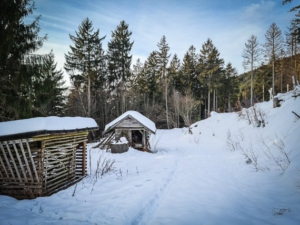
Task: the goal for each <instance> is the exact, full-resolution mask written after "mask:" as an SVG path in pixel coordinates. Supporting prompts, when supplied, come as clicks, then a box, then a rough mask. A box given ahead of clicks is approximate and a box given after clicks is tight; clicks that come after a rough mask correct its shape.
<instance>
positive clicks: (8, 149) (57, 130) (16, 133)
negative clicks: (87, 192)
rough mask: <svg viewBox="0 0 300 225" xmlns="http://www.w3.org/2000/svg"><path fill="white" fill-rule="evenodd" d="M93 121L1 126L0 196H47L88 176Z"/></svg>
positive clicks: (57, 120)
mask: <svg viewBox="0 0 300 225" xmlns="http://www.w3.org/2000/svg"><path fill="white" fill-rule="evenodd" d="M96 129H98V126H97V124H96V122H95V121H94V120H93V119H91V118H81V117H62V118H60V117H40V118H32V119H25V120H16V121H10V122H2V123H0V194H4V195H10V196H12V197H15V198H17V199H32V198H36V197H39V196H48V195H51V194H53V193H55V192H57V191H59V190H62V189H65V188H67V187H69V186H70V185H72V184H74V183H75V182H77V181H79V180H81V179H82V178H83V177H84V176H85V175H86V141H87V135H88V132H89V131H91V130H96Z"/></svg>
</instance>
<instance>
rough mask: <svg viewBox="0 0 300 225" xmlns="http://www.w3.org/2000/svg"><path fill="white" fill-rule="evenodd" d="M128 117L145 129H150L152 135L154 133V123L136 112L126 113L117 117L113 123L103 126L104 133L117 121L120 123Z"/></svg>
mask: <svg viewBox="0 0 300 225" xmlns="http://www.w3.org/2000/svg"><path fill="white" fill-rule="evenodd" d="M128 115H130V116H132V117H134V118H135V119H136V120H137V121H138V122H140V123H141V124H143V125H144V126H145V127H147V128H148V129H150V130H151V131H153V133H155V131H156V126H155V123H153V121H151V120H150V119H148V118H147V117H145V116H144V115H142V114H140V113H139V112H137V111H127V112H125V113H123V114H122V115H121V116H119V117H118V118H116V119H114V120H113V121H111V122H110V123H108V124H107V125H106V126H105V129H104V132H105V131H106V130H108V129H109V128H110V127H112V126H114V125H115V124H116V123H118V122H119V121H121V120H122V119H124V118H125V117H126V116H128Z"/></svg>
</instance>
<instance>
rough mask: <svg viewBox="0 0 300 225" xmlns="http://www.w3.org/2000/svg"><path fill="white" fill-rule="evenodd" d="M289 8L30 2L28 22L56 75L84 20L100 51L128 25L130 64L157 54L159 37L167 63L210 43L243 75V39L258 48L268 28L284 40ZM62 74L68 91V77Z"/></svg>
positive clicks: (233, 3) (195, 1)
mask: <svg viewBox="0 0 300 225" xmlns="http://www.w3.org/2000/svg"><path fill="white" fill-rule="evenodd" d="M295 2H296V1H294V3H292V4H290V3H289V4H286V5H284V6H283V5H282V1H281V0H189V1H183V0H80V1H79V0H35V6H36V10H35V11H34V14H33V16H38V15H42V17H41V19H40V27H41V31H40V35H45V34H47V35H48V40H47V41H45V42H44V45H43V47H42V48H41V49H40V50H39V51H38V53H40V54H45V53H49V52H50V51H51V50H53V53H54V54H55V60H56V62H57V68H58V69H62V70H63V66H64V62H65V56H64V54H66V53H67V52H68V51H69V50H70V45H72V46H74V43H73V42H72V41H71V40H70V38H69V34H71V35H74V34H75V31H78V27H79V25H80V24H81V22H82V21H83V20H84V19H85V18H87V17H88V18H89V19H90V20H91V21H92V22H93V27H94V29H95V30H97V29H99V30H100V37H103V36H105V39H104V41H103V48H104V50H107V42H108V41H110V40H111V32H112V31H114V30H115V29H116V27H117V26H118V25H119V24H120V22H121V21H122V20H125V22H126V23H127V24H129V30H130V31H132V35H131V41H134V44H133V47H132V50H131V54H132V55H133V60H132V64H135V63H136V60H137V59H138V58H140V60H141V61H142V62H144V61H145V60H146V59H147V57H148V56H149V55H150V53H151V52H152V51H154V50H158V47H157V44H158V43H159V41H160V39H161V38H162V36H163V35H165V36H166V40H167V43H168V44H169V47H170V54H171V57H170V59H171V58H172V57H173V55H174V54H175V53H176V54H177V55H178V57H179V58H180V59H181V60H182V59H183V56H184V54H185V53H186V52H187V51H188V49H189V47H190V46H191V45H193V46H194V47H195V48H196V52H197V53H199V52H200V49H201V47H202V44H203V43H204V42H205V41H207V39H208V38H210V39H212V41H213V44H214V45H215V46H216V48H217V49H218V50H219V52H220V57H221V58H223V59H224V61H225V63H226V64H227V63H228V62H231V63H232V64H233V66H234V67H235V68H237V70H238V72H239V73H243V72H245V69H244V68H243V66H242V61H243V58H242V56H241V55H242V51H243V49H244V46H245V43H246V42H247V40H248V39H249V37H250V36H251V35H252V34H254V35H256V36H257V37H258V41H259V42H260V43H261V44H263V43H264V42H265V33H266V31H267V29H268V28H269V27H270V25H271V24H272V23H273V22H274V23H276V24H277V26H278V27H279V28H280V29H281V30H282V32H283V34H284V33H285V32H286V31H287V27H288V26H289V24H290V20H291V19H292V18H293V17H294V13H290V12H289V9H290V8H291V7H292V6H294V5H296V3H295ZM64 74H65V79H66V81H67V85H69V84H70V82H69V76H68V74H67V73H66V72H64Z"/></svg>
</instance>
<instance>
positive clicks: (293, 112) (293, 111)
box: [292, 111, 300, 119]
mask: <svg viewBox="0 0 300 225" xmlns="http://www.w3.org/2000/svg"><path fill="white" fill-rule="evenodd" d="M292 113H294V114H295V116H297V117H298V118H299V119H300V116H299V115H298V114H297V113H295V112H294V111H292Z"/></svg>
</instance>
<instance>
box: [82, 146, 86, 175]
mask: <svg viewBox="0 0 300 225" xmlns="http://www.w3.org/2000/svg"><path fill="white" fill-rule="evenodd" d="M85 154H86V142H85V141H84V142H83V144H82V176H84V175H85V167H86V164H85Z"/></svg>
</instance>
